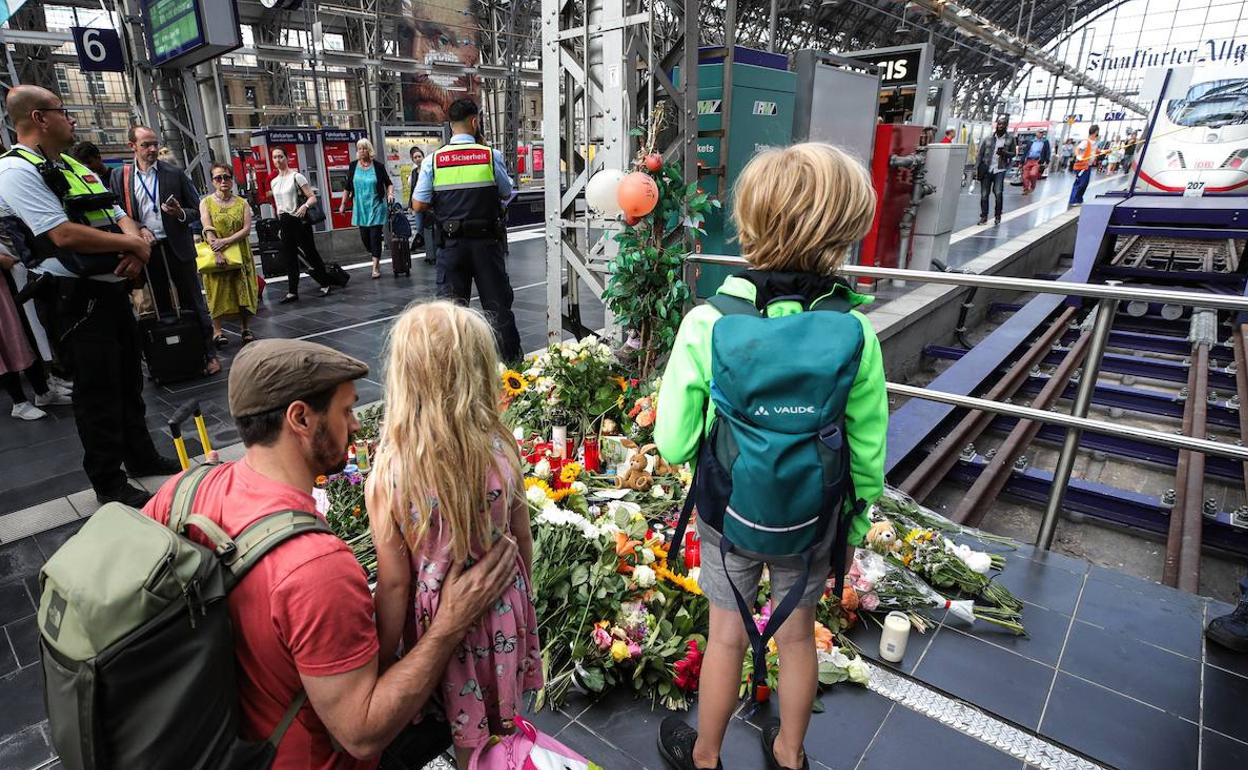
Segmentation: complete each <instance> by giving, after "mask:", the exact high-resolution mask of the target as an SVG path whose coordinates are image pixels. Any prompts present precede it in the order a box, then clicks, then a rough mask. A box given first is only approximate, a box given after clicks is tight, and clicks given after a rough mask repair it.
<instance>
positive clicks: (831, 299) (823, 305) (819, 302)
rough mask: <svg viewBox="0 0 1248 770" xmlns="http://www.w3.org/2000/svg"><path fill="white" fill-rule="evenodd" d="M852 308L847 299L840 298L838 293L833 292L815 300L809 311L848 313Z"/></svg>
mask: <svg viewBox="0 0 1248 770" xmlns="http://www.w3.org/2000/svg"><path fill="white" fill-rule="evenodd" d="M853 307H854V306H853V304H852V303H850V301H849V299H848V298H846V297H844V296H842V295H841V294H840V293H839V292H836V291H833V292H831V293H830V294H825V295H824V296H822V297H820V298H818V299H816V300H815V301H814V304H812V305H811V306H810V310H818V311H832V312H835V313H848V312H849V311H850V310H852V309H853Z"/></svg>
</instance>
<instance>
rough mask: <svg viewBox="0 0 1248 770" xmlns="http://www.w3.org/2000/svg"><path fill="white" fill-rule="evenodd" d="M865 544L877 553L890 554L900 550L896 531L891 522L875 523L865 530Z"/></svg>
mask: <svg viewBox="0 0 1248 770" xmlns="http://www.w3.org/2000/svg"><path fill="white" fill-rule="evenodd" d="M867 543H868V544H869V545H870V546H871V547H872V549H874V550H875V551H878V552H879V553H892V552H894V551H897V550H898V549H899V548H901V543H900V542H899V541H898V540H897V530H896V529H894V528H893V523H892V522H891V521H887V520H886V521H877V522H875V523H874V524H872V525H871V529H868V530H867Z"/></svg>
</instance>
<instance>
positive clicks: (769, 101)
mask: <svg viewBox="0 0 1248 770" xmlns="http://www.w3.org/2000/svg"><path fill="white" fill-rule="evenodd" d="M738 50H741V49H738ZM675 76H676V78H679V77H680V74H679V72H677V73H675ZM796 84H797V75H796V74H795V73H792V72H789V71H788V70H783V69H775V68H772V67H764V66H758V65H754V64H745V63H743V62H741V61H734V62H733V64H732V115H731V118H730V120H729V122H728V143H729V148H728V168H727V184H728V194H721V193H720V190H719V186H720V179H719V177H703V178H702V180H701V181H702V185H701V186H702V188H703V189H704V190H705V191H706V192H707V193H709V194H711V195H714V196H717V197H718V198H719V199H720V201H721V202H722V203H723V206H722V208H720V209H718V210H713V211H711V213H710V214H708V215H707V218H706V237H705V238H703V239H702V251H704V252H706V253H707V254H740V253H741V252H740V245H739V244H738V243H737V242H736V240H735V238H734V236H735V235H736V230H735V228H734V227H733V224H732V216H731V209H732V196H731V191H732V186H733V184H735V183H736V180H737V175H739V174H740V173H741V169H743V168H745V164H746V163H748V162H749V160H750V158H752V157H754V155H755V153H757V152H759V151H760V150H763V149H765V148H767V147H784V146H787V145H789V144H792V142H793V103H794V98H795V92H796ZM723 97H724V65H723V62H717V63H713V64H701V65H699V66H698V130H699V132H702V131H714V130H717V129H720V128H722V127H723V115H724V113H723V108H724V98H723ZM720 144H721V140H720V138H719V137H718V136H713V137H699V138H698V161H699V162H700V163H701V164H702V166H703V168H714V167H716V166H718V165H719V164H720ZM733 272H735V270H734V269H732V268H727V267H721V266H716V265H703V266H702V273H701V277H700V278H699V279H698V296H699V297H709V296H711V295H712V294H714V293H715V290H716V289H718V288H719V285H720V284H721V283H723V280H724V278H725V277H726V276H728V275H729V274H731V273H733Z"/></svg>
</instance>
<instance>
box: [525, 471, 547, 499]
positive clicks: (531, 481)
mask: <svg viewBox="0 0 1248 770" xmlns="http://www.w3.org/2000/svg"><path fill="white" fill-rule="evenodd" d="M533 487H541V488H542V491H544V492H545V493H546V494H548V495H549V494H550V485H549V484H547V483H546V481H545V480H544V479H535V478H533V477H532V476H530V477H528V478H527V479H525V480H524V488H525V489H532V488H533Z"/></svg>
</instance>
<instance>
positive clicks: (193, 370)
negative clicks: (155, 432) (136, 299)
mask: <svg viewBox="0 0 1248 770" xmlns="http://www.w3.org/2000/svg"><path fill="white" fill-rule="evenodd" d="M161 256H162V257H163V258H164V259H165V274H166V275H170V274H169V261H168V258H167V257H165V256H164V254H163V250H162V255H161ZM145 270H146V268H145ZM170 277H171V279H172V276H170ZM169 291H170V295H171V296H170V297H169V298H170V299H172V301H173V313H172V315H170V314H167V313H166V314H162V313H161V304H160V302H159V301H158V299H159V298H158V297H157V296H156V295H157V294H158V292H156V291H154V290H153V288H152V279H151V276H150V275H148V276H147V293H148V296H149V297H151V300H152V308H153V312H152V313H150V314H148V315H146V316H143V317H141V318H139V335H140V343H141V344H142V346H143V358H144V359H145V360H146V361H147V373H148V375H149V376H150V377H151V378H152V379H153V380H155V381H156V382H157V383H158V384H161V385H163V384H165V383H169V382H179V381H181V380H191V379H196V378H199V377H203V376H204V363H205V361H206V360H207V350H206V349H205V347H204V335H203V332H202V331H201V330H200V327H199V318H198V317H197V316H196V314H195V311H194V310H193V309H186V310H184V309H183V308H182V303H181V302H180V301H179V299H178V290H177V288H176V287H175V286H174V285H173V281H172V280H170V285H169ZM166 310H168V308H166Z"/></svg>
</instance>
